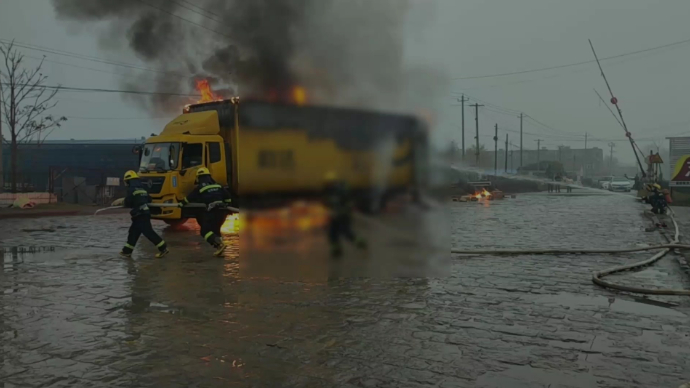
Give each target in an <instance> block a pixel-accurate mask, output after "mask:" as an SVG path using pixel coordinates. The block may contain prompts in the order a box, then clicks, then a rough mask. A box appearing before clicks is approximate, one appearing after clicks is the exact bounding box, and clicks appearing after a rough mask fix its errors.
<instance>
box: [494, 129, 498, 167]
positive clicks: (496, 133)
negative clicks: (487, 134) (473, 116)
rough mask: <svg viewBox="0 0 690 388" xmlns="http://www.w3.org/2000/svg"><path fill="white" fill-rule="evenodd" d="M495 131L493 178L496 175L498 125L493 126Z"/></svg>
mask: <svg viewBox="0 0 690 388" xmlns="http://www.w3.org/2000/svg"><path fill="white" fill-rule="evenodd" d="M494 128H495V130H496V132H495V134H494V176H497V175H498V123H496V125H494Z"/></svg>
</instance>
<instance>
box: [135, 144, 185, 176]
mask: <svg viewBox="0 0 690 388" xmlns="http://www.w3.org/2000/svg"><path fill="white" fill-rule="evenodd" d="M141 152H142V155H141V162H140V163H139V171H140V172H151V171H159V172H164V171H169V170H175V169H176V168H177V162H178V159H179V156H180V143H153V144H146V145H145V146H144V149H143V150H142V151H141Z"/></svg>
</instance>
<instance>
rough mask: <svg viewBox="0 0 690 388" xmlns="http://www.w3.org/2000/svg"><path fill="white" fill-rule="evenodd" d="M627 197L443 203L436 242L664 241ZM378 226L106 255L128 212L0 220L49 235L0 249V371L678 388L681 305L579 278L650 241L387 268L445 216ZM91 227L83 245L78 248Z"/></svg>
mask: <svg viewBox="0 0 690 388" xmlns="http://www.w3.org/2000/svg"><path fill="white" fill-rule="evenodd" d="M641 210H642V207H641V206H640V205H638V204H636V203H634V202H633V201H632V199H628V198H623V197H618V196H616V197H586V196H585V197H573V198H561V197H557V198H553V197H548V196H538V195H534V196H530V195H524V196H519V197H518V198H516V199H512V200H511V199H507V200H504V201H496V202H492V203H489V204H486V205H484V204H477V203H452V204H450V205H449V209H448V211H447V214H448V215H450V216H451V217H450V220H449V222H450V224H451V225H452V227H451V232H452V233H450V239H451V240H452V243H451V244H447V243H446V244H447V245H446V247H447V246H448V245H452V246H454V247H466V248H479V247H483V248H486V247H502V248H506V247H521V248H525V247H534V246H541V247H545V246H550V247H563V246H568V247H575V246H582V245H583V244H584V245H587V246H591V247H618V246H631V245H635V244H641V243H646V244H652V243H658V242H659V241H660V237H659V235H658V234H655V233H645V232H644V226H645V224H644V222H645V221H644V219H643V218H642V217H641V216H640V211H641ZM380 222H383V223H384V226H386V227H387V228H390V230H387V231H381V230H377V228H379V226H376V225H374V224H365V223H358V226H357V229H358V231H359V232H361V233H364V234H365V235H366V236H367V237H368V238H370V239H371V240H372V241H375V244H374V246H375V247H386V249H384V248H379V251H376V249H377V248H373V249H372V251H370V252H366V253H363V252H359V251H357V250H356V249H355V248H354V247H350V248H351V249H350V248H348V250H347V254H346V255H345V257H344V258H343V259H342V260H341V261H340V262H337V263H334V262H332V261H330V260H328V259H327V255H325V253H326V252H327V245H326V242H325V240H324V238H323V235H322V234H320V233H319V232H316V233H313V234H310V235H306V236H305V235H303V234H299V235H289V234H282V235H279V236H278V237H275V236H274V237H272V238H271V239H269V240H268V241H269V243H270V244H275V246H274V248H275V249H272V250H271V251H274V252H279V254H275V253H270V252H269V253H268V254H265V252H264V253H262V252H263V251H262V250H261V249H256V247H257V245H252V244H259V243H257V241H264V242H263V243H264V244H265V243H266V242H265V241H266V240H261V239H255V240H247V238H248V237H250V236H247V235H244V234H243V236H242V238H240V237H239V236H237V235H228V236H226V239H227V241H228V242H229V243H230V244H231V248H230V249H229V250H228V251H227V252H226V256H225V257H224V258H222V259H217V258H213V257H212V256H211V248H210V247H208V246H207V245H205V243H203V241H202V240H201V238H200V237H199V236H198V234H197V232H196V231H194V230H192V231H173V230H169V229H164V230H163V235H164V238H165V239H166V240H167V241H168V242H169V243H170V246H171V250H172V253H171V255H170V256H169V257H167V258H166V259H165V260H154V259H151V257H152V256H153V253H154V252H155V250H154V248H153V247H151V246H149V245H147V244H146V243H144V242H142V244H140V245H141V246H140V247H138V251H137V253H136V254H135V259H134V260H129V261H127V260H122V259H120V258H118V257H116V252H117V250H118V249H119V248H120V245H121V244H122V239H123V238H124V234H125V232H126V227H127V220H126V219H125V218H123V217H122V216H117V215H115V216H104V217H103V218H100V219H98V220H96V219H94V218H93V217H80V218H77V217H75V218H69V219H60V220H54V219H42V220H21V221H17V222H13V223H12V225H7V224H2V225H0V236H2V237H1V238H2V240H1V241H0V245H2V246H3V247H12V246H29V245H53V246H57V247H59V248H58V249H56V250H55V251H54V252H38V253H29V254H21V253H19V252H17V253H14V254H13V253H8V254H6V255H5V256H4V259H3V265H2V267H1V269H2V270H1V272H0V289H1V290H2V297H1V298H0V333H1V334H2V352H1V353H0V382H2V383H4V384H5V386H6V387H12V386H15V385H16V386H30V387H33V386H36V387H38V386H51V387H52V386H55V387H58V386H75V387H77V386H84V387H88V386H113V387H139V386H159V387H195V386H197V387H216V386H217V387H228V386H238V387H243V386H257V387H282V386H287V387H334V386H341V387H379V386H380V387H475V386H477V387H487V388H488V387H511V388H512V387H535V386H551V387H592V386H602V387H651V386H658V387H674V388H675V387H677V386H678V385H680V384H681V383H683V382H684V381H683V379H684V378H685V379H687V378H688V376H689V373H688V372H689V371H690V368H689V367H690V364H689V362H690V361H689V360H690V350H688V349H690V346H689V345H690V327H689V326H688V325H687V322H688V315H687V314H688V313H690V309H689V308H688V307H689V306H688V303H687V302H686V301H684V300H683V299H679V298H665V299H660V298H656V299H655V300H654V301H646V300H645V301H643V302H645V303H641V301H640V300H638V299H635V297H633V296H625V295H618V294H614V293H610V292H608V291H604V290H602V289H599V288H597V287H595V286H594V285H592V284H591V281H590V274H591V272H592V271H594V270H597V269H601V268H606V267H609V266H614V265H618V264H621V263H626V262H629V261H630V260H635V259H638V258H640V257H644V255H645V254H641V255H642V256H640V255H637V254H636V255H628V256H573V257H565V256H563V257H544V256H539V257H537V256H534V257H532V256H525V257H518V258H514V257H496V258H488V257H485V258H469V259H467V258H457V257H455V258H452V262H451V263H450V264H449V265H447V266H440V267H439V268H443V271H444V272H445V273H442V274H436V275H435V276H428V277H419V276H416V277H404V278H400V277H397V278H391V276H392V275H401V274H402V273H406V274H414V273H417V274H419V273H423V271H422V272H419V271H420V270H419V268H418V267H419V265H420V263H419V262H414V260H415V257H416V256H415V255H414V254H409V255H408V256H409V257H408V258H406V259H404V260H402V259H400V257H401V256H404V252H415V249H420V251H421V250H429V248H428V246H429V245H431V246H434V245H437V244H440V243H442V242H443V240H444V237H443V230H444V229H447V227H443V226H442V225H443V222H436V223H434V222H430V221H425V222H427V225H430V226H429V228H428V229H431V230H432V231H433V232H432V233H431V234H433V236H432V235H431V234H430V235H427V236H424V237H423V238H418V239H416V240H415V241H412V242H410V241H409V239H407V238H406V237H407V236H409V234H410V232H409V230H407V229H406V226H405V225H400V226H399V227H397V226H398V224H399V223H398V222H396V220H390V219H383V220H380ZM420 222H422V221H420ZM439 225H440V226H439ZM432 226H436V227H438V229H433V228H432ZM22 229H26V230H28V231H21V230H22ZM92 229H95V230H97V231H98V234H97V235H98V236H99V237H95V238H94V240H95V241H94V245H95V246H94V247H91V248H88V249H84V248H82V247H80V246H79V239H80V236H82V235H83V233H85V231H87V232H88V231H90V230H92ZM49 230H52V232H51V231H49ZM396 231H397V232H396ZM438 235H441V236H440V237H439V236H438ZM254 237H257V236H256V235H255V236H254ZM435 239H437V240H438V241H435ZM413 240H414V239H413ZM252 241H253V242H252ZM446 241H447V240H446ZM252 247H254V249H252ZM446 249H447V248H446ZM391 251H392V252H394V254H390V253H389V252H391ZM430 252H432V253H434V252H435V251H434V250H433V249H431V250H430ZM241 253H242V254H241ZM386 254H389V256H390V257H384V259H380V260H379V259H378V256H386ZM247 257H248V258H247ZM245 258H246V259H245ZM410 262H412V263H411V264H410ZM407 264H409V265H408V266H407V267H406V265H407ZM422 264H424V263H422ZM399 266H400V267H405V268H407V269H409V268H412V269H411V270H409V271H408V270H405V271H397V270H396V268H398V267H399ZM387 267H396V268H393V269H390V268H387ZM386 269H388V271H386ZM424 270H426V269H424ZM401 272H402V273H401ZM379 275H381V276H379ZM384 275H388V276H384ZM685 276H686V275H684V274H683V273H681V272H680V271H679V270H678V269H677V265H676V263H674V261H673V260H672V259H665V260H662V262H661V263H660V264H659V265H658V266H656V267H654V268H653V269H652V270H650V271H644V272H640V273H635V274H623V275H616V276H613V277H612V278H613V279H615V280H616V281H617V282H621V283H624V284H625V283H634V284H637V285H639V284H644V285H647V286H654V285H656V284H659V285H661V284H663V285H665V286H667V287H669V288H681V287H684V286H685V287H687V286H688V285H687V284H685V283H686V278H685ZM676 304H678V306H676ZM671 306H674V307H673V308H672V307H671ZM2 386H3V385H2V384H0V387H2Z"/></svg>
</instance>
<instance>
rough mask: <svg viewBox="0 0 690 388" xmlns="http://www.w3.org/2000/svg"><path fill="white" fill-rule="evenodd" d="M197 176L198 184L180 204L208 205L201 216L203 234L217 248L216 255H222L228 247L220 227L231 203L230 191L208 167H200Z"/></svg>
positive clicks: (181, 205)
mask: <svg viewBox="0 0 690 388" xmlns="http://www.w3.org/2000/svg"><path fill="white" fill-rule="evenodd" d="M196 177H197V186H196V187H195V188H194V191H192V193H191V194H189V195H188V196H187V197H186V198H184V199H183V200H182V201H180V203H179V204H178V205H179V206H180V207H183V206H184V205H187V204H188V203H194V202H198V203H203V204H204V205H206V210H205V211H203V214H202V215H201V216H200V217H199V218H200V219H199V221H200V222H199V225H200V226H201V236H202V237H203V238H204V240H206V242H208V243H209V244H211V245H212V246H213V247H214V248H216V251H215V253H214V255H215V256H220V255H221V254H222V253H223V251H224V250H225V248H226V245H225V244H224V243H223V239H222V236H221V234H220V228H221V227H222V226H223V222H225V218H226V217H227V215H228V213H227V206H228V205H229V204H230V193H228V191H227V190H225V189H224V188H223V186H221V185H219V184H218V183H216V181H214V180H213V178H212V177H211V173H210V172H209V171H208V168H206V167H201V168H199V170H197V172H196Z"/></svg>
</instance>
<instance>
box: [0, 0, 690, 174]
mask: <svg viewBox="0 0 690 388" xmlns="http://www.w3.org/2000/svg"><path fill="white" fill-rule="evenodd" d="M343 1H346V0H343ZM372 1H375V0H372ZM413 2H414V4H415V7H413V9H412V10H411V12H410V15H409V20H410V23H409V25H410V28H408V30H409V31H408V36H407V38H406V39H407V42H406V43H407V45H406V48H407V51H406V57H407V60H408V61H409V63H412V64H414V63H425V64H432V65H433V66H435V67H438V68H440V69H443V70H444V71H445V72H446V73H447V74H449V75H450V76H452V77H472V76H482V75H486V74H497V73H506V72H513V71H521V70H529V69H535V68H543V67H549V66H557V65H562V64H569V63H574V62H581V61H587V60H591V59H592V54H591V51H590V48H589V45H588V43H587V39H588V38H590V39H592V40H593V42H594V45H595V48H596V49H597V53H598V54H599V56H600V57H607V56H612V55H617V54H623V53H627V52H632V51H636V50H641V49H646V48H651V47H654V46H660V45H664V44H668V43H673V42H677V41H681V40H684V39H690V27H688V26H689V25H688V23H687V16H688V15H690V2H689V1H687V0H664V1H663V6H661V5H660V3H661V2H658V1H651V0H607V1H601V0H578V1H572V0H521V1H515V0H493V1H485V0H462V1H461V0H414V1H413ZM417 19H419V20H422V19H423V20H424V21H425V23H419V22H417V21H418V20H417ZM96 28H97V27H96V26H95V25H81V26H78V25H75V24H73V23H67V22H64V21H60V20H55V16H54V14H53V10H52V6H51V4H50V2H49V1H48V0H0V38H1V39H13V38H14V39H16V40H17V41H18V42H21V43H27V44H33V45H37V46H44V47H51V48H53V49H58V50H65V51H70V52H76V53H80V54H84V55H90V56H97V57H99V58H107V59H113V60H117V61H123V62H132V63H137V59H136V58H134V57H132V56H127V55H126V54H124V55H123V53H113V52H108V51H102V50H99V48H98V44H97V41H96V38H95V36H96V34H95V33H94V31H96ZM25 54H26V55H27V56H31V57H40V56H41V55H42V54H43V53H40V52H36V51H30V50H25ZM47 59H49V60H53V61H58V62H63V63H67V64H72V65H77V66H82V67H89V68H92V69H99V70H102V72H98V71H93V70H87V69H83V68H77V67H72V66H68V65H64V64H56V63H50V62H49V63H46V64H45V68H46V74H48V75H49V76H50V79H49V81H50V83H51V84H56V83H60V84H63V85H67V86H76V87H89V88H94V87H95V88H113V89H117V88H121V83H120V82H121V79H122V77H127V74H128V73H129V71H128V70H127V69H123V68H119V67H113V66H109V65H105V64H99V63H94V62H88V61H84V60H80V59H74V58H69V57H63V56H58V55H52V54H47ZM689 60H690V43H688V44H683V45H677V46H674V47H671V48H666V49H662V50H656V51H651V52H647V53H643V54H639V55H633V56H627V57H623V58H620V59H614V60H611V61H606V62H603V65H604V70H605V71H606V74H607V76H608V77H609V81H610V82H611V85H612V87H613V90H614V92H615V93H616V96H617V97H618V99H619V101H620V106H621V107H622V109H623V113H624V117H625V119H626V122H627V123H628V126H629V129H630V130H631V132H632V133H633V135H634V136H635V138H637V139H638V142H639V143H640V144H641V145H647V144H648V143H649V142H648V141H647V140H643V139H650V141H651V139H655V140H656V141H657V142H659V143H661V144H666V141H665V140H664V138H665V137H666V136H670V135H681V134H690V131H689V130H688V126H689V125H690V117H689V115H688V108H687V105H688V102H687V97H686V96H687V94H688V90H690V77H688V76H687V75H686V71H687V70H686V69H687V68H688V63H689ZM29 61H30V62H32V63H35V62H36V60H34V59H29ZM109 72H117V73H121V75H114V74H109ZM593 88H596V89H597V90H598V91H599V92H600V93H601V94H602V95H603V96H604V97H605V99H607V100H608V98H609V97H608V91H607V90H606V86H605V85H604V82H603V80H602V78H601V76H600V75H599V72H598V69H597V67H596V64H593V63H591V64H586V65H581V66H575V67H568V68H563V69H557V70H552V71H541V72H534V73H527V74H521V75H514V76H506V77H489V78H480V79H469V80H459V79H454V80H449V82H448V83H447V90H443V91H442V93H440V94H441V95H442V96H443V98H441V99H439V101H437V102H435V104H436V108H437V110H438V111H439V114H438V116H437V117H436V127H435V128H434V133H435V134H436V142H437V144H443V143H444V142H448V141H450V140H455V141H457V142H458V143H459V142H460V129H459V128H460V107H459V106H453V105H457V104H458V103H457V102H456V98H457V97H458V94H459V93H463V92H464V93H466V94H467V95H468V96H469V97H470V98H477V99H480V100H482V101H486V102H489V103H491V104H494V105H497V106H500V107H502V108H507V109H509V110H514V111H516V112H517V111H524V112H525V113H526V114H528V115H530V116H531V117H533V118H535V119H537V120H538V121H540V122H542V123H544V124H546V125H548V126H550V127H552V128H553V129H548V128H545V127H543V126H540V125H538V124H536V123H535V122H534V121H532V120H529V119H526V120H525V122H524V131H525V132H529V133H533V134H535V135H536V136H535V135H525V137H524V146H525V148H532V149H534V148H535V147H536V142H535V140H536V139H537V138H540V139H543V140H544V142H543V143H542V144H543V145H545V146H547V147H549V148H554V147H556V146H558V145H560V144H562V145H567V146H571V147H580V148H581V147H582V146H584V134H585V132H587V133H588V134H589V137H590V139H606V140H604V141H597V140H590V141H589V143H588V146H590V147H593V146H596V147H600V148H608V147H607V143H608V139H615V140H625V137H624V136H623V130H622V129H621V128H620V127H619V126H618V124H617V123H616V121H615V120H614V119H613V117H612V116H611V114H610V113H609V112H608V111H607V109H606V107H605V106H603V105H602V104H600V102H599V100H598V98H597V96H596V94H595V93H594V91H593ZM474 102H475V101H471V102H470V103H474ZM502 108H497V107H496V106H487V107H484V108H480V117H479V119H480V141H481V142H482V143H484V144H485V145H486V146H487V147H488V148H493V141H492V139H491V137H492V136H493V125H494V124H495V123H498V125H499V138H500V139H502V140H501V141H503V139H504V138H505V133H506V132H505V129H507V130H510V131H515V130H517V129H518V128H519V119H518V118H517V113H513V112H506V111H505V110H504V109H502ZM55 113H56V114H61V115H65V116H68V117H72V118H71V119H70V121H69V122H68V123H67V124H66V125H65V126H64V127H63V128H61V129H60V130H59V132H58V131H56V132H54V135H53V137H52V138H53V139H69V138H75V139H87V138H88V139H106V138H131V137H140V136H148V135H150V134H151V133H153V132H158V131H160V129H161V128H162V126H163V125H164V124H165V123H166V122H167V121H168V120H169V119H172V117H169V118H161V119H151V118H149V117H148V116H149V115H148V113H147V112H146V111H143V110H141V109H139V108H138V107H137V106H136V105H134V104H132V103H129V102H127V101H125V100H123V99H122V97H121V96H120V95H116V94H98V93H63V94H61V95H60V105H59V107H58V108H57V109H56V110H55ZM77 117H93V118H119V119H118V120H112V119H97V120H85V119H78V118H77ZM124 119H127V120H124ZM465 120H466V121H465V122H466V131H467V134H466V142H467V146H468V147H469V145H470V144H472V142H473V141H474V139H473V136H474V112H473V110H470V109H469V108H466V112H465ZM508 133H509V136H510V140H511V141H512V142H514V144H517V143H518V142H519V137H518V134H517V133H515V132H508ZM615 156H616V157H618V158H619V159H621V160H623V161H626V162H632V160H633V159H632V158H633V156H632V152H631V151H630V146H629V145H628V144H627V143H624V142H621V141H618V142H617V147H616V155H615Z"/></svg>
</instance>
